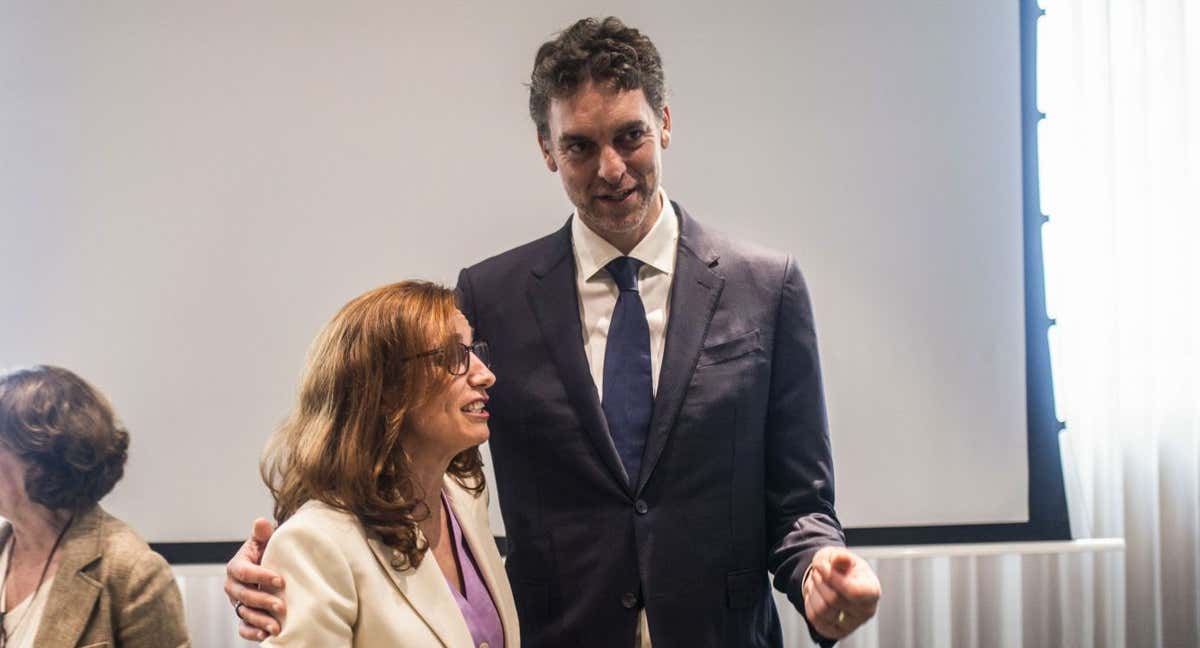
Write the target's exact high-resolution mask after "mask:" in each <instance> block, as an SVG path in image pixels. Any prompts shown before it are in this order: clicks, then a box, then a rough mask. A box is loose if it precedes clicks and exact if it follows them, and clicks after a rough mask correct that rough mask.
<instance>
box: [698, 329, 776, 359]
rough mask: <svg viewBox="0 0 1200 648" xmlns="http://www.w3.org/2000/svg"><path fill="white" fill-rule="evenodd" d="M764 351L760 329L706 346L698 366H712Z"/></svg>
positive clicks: (701, 352) (701, 353)
mask: <svg viewBox="0 0 1200 648" xmlns="http://www.w3.org/2000/svg"><path fill="white" fill-rule="evenodd" d="M761 351H762V344H761V343H760V342H759V335H758V329H754V330H753V331H750V332H748V333H743V334H741V335H737V336H735V337H732V338H729V339H727V340H722V341H720V342H716V343H713V344H710V345H709V346H706V347H704V349H703V350H701V351H700V361H699V362H698V363H697V364H696V368H697V369H699V368H701V367H711V366H712V365H718V364H722V363H725V362H729V361H730V360H736V359H738V358H741V357H742V356H746V355H750V354H751V353H759V352H761Z"/></svg>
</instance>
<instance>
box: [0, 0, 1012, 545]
mask: <svg viewBox="0 0 1200 648" xmlns="http://www.w3.org/2000/svg"><path fill="white" fill-rule="evenodd" d="M1016 12H1017V4H1016V3H1014V2H966V3H957V2H956V3H947V2H935V1H933V0H919V1H917V0H914V1H913V2H906V3H894V2H889V1H887V0H855V1H850V2H839V3H815V2H778V3H765V2H745V3H736V4H735V3H723V2H701V3H694V2H687V3H668V2H664V3H634V2H627V1H623V0H622V1H617V2H608V3H590V2H581V1H578V0H569V1H563V2H542V3H523V4H519V5H515V4H514V5H504V4H502V3H485V2H457V3H454V2H446V3H416V2H406V3H388V2H355V3H318V2H282V1H278V0H276V1H269V2H256V3H242V2H228V1H225V2H205V3H160V2H134V1H127V2H109V3H22V4H16V3H6V4H5V5H3V6H0V296H2V297H3V302H2V303H3V308H2V309H0V366H13V365H20V364H30V363H35V362H42V363H54V364H61V365H64V366H67V367H70V368H72V369H74V370H76V371H78V372H79V373H81V374H82V375H83V376H85V377H86V378H88V379H89V380H91V381H93V382H94V383H95V384H96V385H97V386H99V387H101V388H102V389H103V390H105V391H106V392H108V393H109V395H110V396H111V397H112V399H113V401H114V402H115V404H116V406H117V408H118V411H119V412H120V413H121V415H122V416H123V417H124V419H125V420H126V422H127V423H128V425H129V427H130V429H131V431H132V434H133V444H134V445H133V450H132V454H131V458H130V464H129V469H128V473H127V477H126V478H125V480H124V481H123V482H122V483H121V484H120V485H119V486H118V488H117V490H116V492H115V493H114V494H113V496H112V497H111V498H110V499H109V500H108V501H107V502H106V504H107V505H108V506H109V508H110V509H111V510H112V511H113V512H114V513H116V514H117V515H120V516H121V517H123V518H125V519H126V520H128V521H129V522H130V523H132V524H133V525H134V526H135V527H137V528H139V529H140V530H142V531H143V532H144V533H145V534H146V535H147V537H148V538H150V539H151V540H154V541H183V540H226V539H233V538H238V537H242V536H244V534H245V532H246V530H247V528H248V526H249V522H250V520H251V519H252V518H254V517H256V516H258V515H264V514H266V513H267V512H268V511H269V510H270V504H269V501H268V499H267V497H266V495H265V492H264V489H263V488H262V486H261V484H260V483H259V481H258V477H257V472H256V465H257V460H258V455H259V452H260V450H261V448H262V445H263V443H264V441H265V440H266V438H267V436H268V435H269V434H270V432H271V430H272V428H273V427H274V426H275V425H276V424H277V423H278V422H279V421H280V420H281V419H282V418H283V417H284V416H285V414H286V412H287V410H288V408H289V407H290V405H291V402H292V397H293V393H294V390H295V386H296V382H297V375H298V372H299V370H300V367H301V363H302V360H303V356H304V352H305V349H306V347H307V345H308V342H309V341H310V340H311V338H312V336H313V335H315V333H316V332H317V330H318V329H319V328H320V326H321V325H322V324H323V322H324V321H326V320H327V319H328V318H329V317H330V316H331V315H332V314H333V313H334V311H335V310H336V309H337V308H338V306H340V305H341V304H342V303H344V302H345V301H346V300H348V299H349V298H350V297H352V296H354V295H356V294H358V293H360V292H362V291H363V290H365V289H367V288H370V287H373V286H376V285H379V284H382V283H385V282H389V281H393V280H396V279H400V278H406V277H426V278H432V279H436V280H440V281H443V282H452V281H453V279H454V276H455V273H456V271H457V269H458V268H459V267H461V266H462V265H464V264H468V263H471V262H473V261H475V260H478V259H480V258H483V257H484V256H487V255H490V254H493V253H495V252H498V251H500V250H503V249H506V248H508V247H511V246H513V245H516V244H518V243H521V242H524V241H526V240H529V239H531V238H533V237H535V236H538V235H541V234H543V233H546V232H548V231H550V230H551V229H553V228H555V227H557V226H559V225H560V224H561V223H562V222H563V221H564V219H565V218H566V216H567V214H568V213H569V211H570V206H569V204H568V203H567V201H566V199H565V197H564V196H563V193H562V190H561V188H560V186H559V184H558V179H557V178H556V177H555V176H552V175H550V174H549V173H547V172H546V170H545V169H544V167H543V166H542V164H541V161H540V158H539V156H538V155H537V152H536V149H535V145H534V137H533V129H532V126H531V124H530V123H529V121H528V117H527V115H526V113H525V106H526V99H527V96H526V89H525V88H524V86H523V85H522V82H523V81H525V80H527V78H528V73H529V68H530V65H531V62H532V58H533V52H534V50H535V48H536V47H537V45H538V44H540V43H541V42H542V41H543V40H545V39H546V38H548V37H549V36H550V35H551V34H552V33H553V32H554V31H556V30H557V29H559V28H561V27H563V26H565V25H566V24H568V23H569V22H570V21H571V20H573V19H575V18H577V17H580V16H583V15H594V14H605V13H614V14H617V15H620V16H622V17H623V18H625V19H626V20H627V21H628V22H630V23H632V24H634V25H637V26H639V27H641V28H642V29H643V30H644V31H646V32H647V33H648V34H649V35H650V36H651V37H652V38H654V40H655V42H656V43H657V44H658V45H659V47H660V49H661V51H662V53H663V56H664V58H665V62H666V69H667V75H668V82H669V83H670V85H671V87H672V90H673V93H672V99H671V106H672V115H673V121H674V133H673V140H672V146H671V148H670V150H668V151H667V152H666V153H665V156H664V165H665V185H666V186H667V188H668V189H669V191H670V192H671V195H672V197H673V198H675V199H676V200H679V201H681V202H682V203H683V204H684V205H685V206H687V208H688V209H689V210H690V211H691V212H692V213H693V215H695V216H696V217H698V218H700V219H702V220H704V221H705V222H706V223H708V224H710V225H714V226H718V227H720V228H724V229H726V230H728V231H730V232H732V233H735V234H737V235H739V236H742V237H744V238H747V239H751V240H755V241H759V242H762V243H765V244H769V245H771V246H773V247H776V248H779V249H782V250H786V251H788V252H790V253H793V254H795V255H796V256H797V257H798V258H799V260H800V263H801V267H802V268H804V269H805V271H806V274H807V277H808V280H809V283H810V286H811V289H812V293H813V296H814V299H815V306H816V311H817V318H818V320H817V321H818V327H819V334H820V336H821V346H822V352H823V354H824V357H823V364H824V369H825V374H826V378H827V391H828V396H829V402H830V407H831V411H830V418H831V422H832V429H833V441H834V448H835V455H836V469H837V476H838V484H837V485H838V497H839V509H840V512H841V515H842V517H843V520H844V522H845V523H846V524H847V525H849V526H880V525H897V524H934V523H946V524H953V523H970V522H984V521H988V522H1004V521H1023V520H1025V518H1026V495H1027V494H1026V482H1025V475H1026V473H1025V470H1026V468H1025V401H1024V373H1023V372H1024V351H1023V349H1024V340H1023V317H1024V314H1023V311H1022V308H1023V307H1022V303H1023V302H1022V293H1021V286H1022V271H1021V224H1020V223H1021V219H1020V149H1019V132H1020V121H1019V93H1018V59H1019V55H1018V23H1017V13H1016ZM503 379H504V376H503V375H501V376H500V380H503Z"/></svg>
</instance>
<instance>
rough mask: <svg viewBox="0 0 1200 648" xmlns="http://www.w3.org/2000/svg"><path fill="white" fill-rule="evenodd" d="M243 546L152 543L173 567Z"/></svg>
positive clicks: (204, 561)
mask: <svg viewBox="0 0 1200 648" xmlns="http://www.w3.org/2000/svg"><path fill="white" fill-rule="evenodd" d="M241 546H242V541H241V540H230V541H225V542H152V543H150V548H151V549H153V550H155V551H157V552H158V553H159V554H161V555H162V557H163V558H166V559H167V562H169V563H171V564H172V565H224V564H225V563H227V562H229V559H230V558H232V557H233V554H235V553H237V550H238V549H240V548H241ZM496 546H497V547H498V548H499V549H500V555H501V556H503V555H505V554H506V553H508V539H507V538H504V537H497V538H496Z"/></svg>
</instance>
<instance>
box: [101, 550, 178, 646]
mask: <svg viewBox="0 0 1200 648" xmlns="http://www.w3.org/2000/svg"><path fill="white" fill-rule="evenodd" d="M124 587H125V590H126V593H125V595H124V596H123V597H122V599H121V603H120V604H119V605H116V606H114V607H115V608H116V609H117V615H118V616H117V620H116V624H115V626H116V632H115V634H116V640H117V645H118V646H124V647H126V648H161V647H162V646H188V645H190V644H189V642H188V631H187V623H186V621H185V620H184V619H185V617H184V612H183V598H182V597H181V596H180V594H179V586H178V585H177V584H176V583H175V575H174V573H173V572H172V571H171V566H170V565H168V564H167V561H166V560H164V559H163V557H162V556H160V555H158V554H157V553H154V552H153V551H149V550H146V551H144V552H142V554H141V555H140V556H139V557H138V559H137V560H136V561H134V563H133V564H132V566H131V567H130V571H129V576H128V579H127V580H125V581H124Z"/></svg>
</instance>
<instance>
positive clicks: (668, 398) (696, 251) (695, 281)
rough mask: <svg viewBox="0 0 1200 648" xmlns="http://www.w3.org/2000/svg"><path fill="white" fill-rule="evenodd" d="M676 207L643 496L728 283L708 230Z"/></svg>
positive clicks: (641, 483)
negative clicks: (675, 251)
mask: <svg viewBox="0 0 1200 648" xmlns="http://www.w3.org/2000/svg"><path fill="white" fill-rule="evenodd" d="M671 204H672V205H673V206H674V207H675V210H676V211H677V212H678V213H679V252H678V254H677V255H676V257H675V277H674V279H673V281H672V286H671V314H670V321H669V322H668V323H667V339H666V346H665V348H664V350H663V361H662V368H661V369H660V370H659V377H658V393H657V395H656V396H655V399H654V413H653V415H652V417H651V419H650V435H649V438H647V439H646V450H645V454H644V455H643V456H642V469H641V475H640V478H639V479H638V485H637V490H636V492H637V493H638V494H641V492H642V489H644V488H645V487H646V482H647V481H649V480H650V475H651V474H652V473H653V472H654V467H655V465H656V464H657V463H658V458H659V456H660V455H661V454H662V451H663V447H664V446H666V444H667V439H668V437H669V436H670V433H671V428H673V427H674V426H675V419H676V417H678V415H679V409H680V407H682V405H683V399H684V395H685V394H686V392H687V386H688V383H690V382H691V380H692V373H693V371H695V369H696V361H697V360H698V359H699V357H700V350H701V349H702V348H703V345H704V338H705V335H706V334H707V333H708V325H709V323H710V322H712V317H713V313H714V312H716V309H717V302H718V300H719V299H720V297H721V291H722V289H724V287H725V278H724V277H722V276H720V275H719V274H717V273H716V272H715V271H714V270H713V268H715V267H716V265H717V256H716V255H715V254H714V253H713V252H712V251H711V249H710V248H709V246H708V244H707V241H706V239H705V237H704V233H703V231H702V230H700V228H699V226H698V225H697V224H696V222H695V221H694V220H692V219H691V217H690V216H688V214H687V212H685V211H684V210H683V208H682V207H680V206H679V205H677V204H675V203H671Z"/></svg>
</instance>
